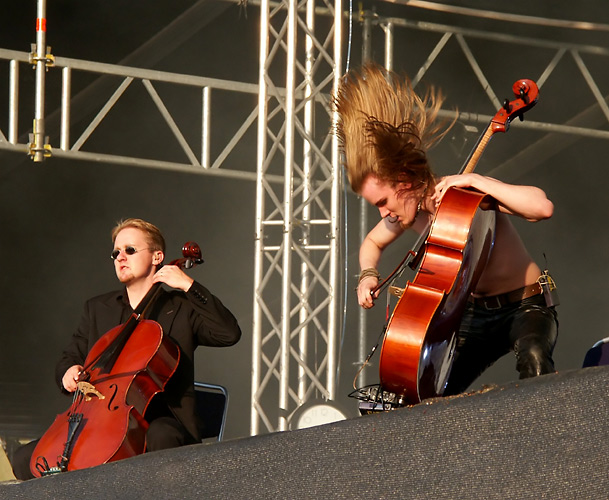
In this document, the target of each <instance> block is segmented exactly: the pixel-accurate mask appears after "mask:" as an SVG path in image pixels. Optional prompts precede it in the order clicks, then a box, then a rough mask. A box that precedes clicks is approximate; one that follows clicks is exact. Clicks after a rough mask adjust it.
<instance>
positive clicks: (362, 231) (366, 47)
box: [357, 12, 372, 387]
mask: <svg viewBox="0 0 609 500" xmlns="http://www.w3.org/2000/svg"><path fill="white" fill-rule="evenodd" d="M362 38H363V40H362V43H363V46H362V61H363V62H368V61H370V60H371V57H372V56H371V54H372V17H371V15H370V14H369V13H366V12H365V13H364V15H363V27H362ZM366 234H368V206H367V204H366V200H364V199H363V198H360V204H359V236H360V239H359V241H360V242H361V241H364V238H365V237H366ZM357 337H358V349H357V364H358V366H360V367H361V366H362V365H363V364H364V361H365V360H366V311H365V310H364V309H363V308H362V307H360V308H359V314H358V329H357ZM357 384H358V386H359V387H362V386H364V385H366V378H365V374H364V371H363V370H362V371H361V372H360V374H359V377H358V379H357Z"/></svg>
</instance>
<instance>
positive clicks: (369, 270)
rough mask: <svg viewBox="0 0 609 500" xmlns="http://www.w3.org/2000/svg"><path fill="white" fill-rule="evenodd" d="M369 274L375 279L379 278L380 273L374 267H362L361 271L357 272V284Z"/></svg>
mask: <svg viewBox="0 0 609 500" xmlns="http://www.w3.org/2000/svg"><path fill="white" fill-rule="evenodd" d="M370 276H374V277H375V278H376V279H377V280H378V279H380V278H381V274H380V273H379V272H378V271H377V270H376V269H375V268H374V267H368V268H366V269H362V272H361V273H359V280H358V281H357V284H358V285H359V284H360V283H361V282H362V280H364V279H366V278H369V277H370Z"/></svg>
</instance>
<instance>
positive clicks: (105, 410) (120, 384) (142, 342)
mask: <svg viewBox="0 0 609 500" xmlns="http://www.w3.org/2000/svg"><path fill="white" fill-rule="evenodd" d="M182 253H183V255H184V259H179V260H176V261H173V262H171V265H177V266H179V267H182V268H190V267H192V266H194V265H195V264H198V263H200V262H202V259H201V250H200V248H199V246H198V245H197V244H196V243H193V242H188V243H186V244H185V245H184V247H183V248H182ZM160 290H161V286H160V283H155V284H154V285H153V286H152V288H151V289H150V291H149V292H148V294H147V295H146V297H145V298H144V299H143V300H142V302H141V303H140V304H139V305H138V306H137V307H136V309H135V311H134V312H133V314H132V315H131V317H130V318H129V319H128V321H127V322H125V323H124V324H122V325H119V326H117V327H115V328H112V329H111V330H109V331H108V332H106V333H105V334H104V335H103V336H102V337H101V338H100V339H99V340H97V342H95V344H94V345H93V347H92V348H91V350H90V351H89V353H88V354H87V357H86V359H85V361H84V363H83V366H84V368H83V370H82V371H81V375H80V376H79V382H78V384H77V385H78V388H77V390H76V391H75V392H74V397H73V402H72V405H71V406H70V408H69V409H68V410H67V411H66V412H64V413H62V414H60V415H58V416H57V417H56V418H55V421H54V422H53V424H51V426H50V427H49V429H48V430H47V431H46V432H45V434H44V435H43V436H42V438H41V439H40V440H39V442H38V444H37V446H36V448H35V449H34V452H33V453H32V458H31V460H30V470H31V472H32V474H34V476H35V477H40V476H43V475H48V474H54V473H58V472H66V471H71V470H78V469H84V468H88V467H92V466H96V465H101V464H103V463H106V462H112V461H115V460H120V459H123V458H128V457H132V456H135V455H139V454H142V453H144V451H145V449H146V431H147V430H148V427H149V424H148V422H147V421H146V419H145V414H146V410H147V408H148V407H149V404H150V402H151V400H152V398H153V397H154V396H155V395H156V394H158V393H159V392H162V391H163V390H164V389H165V386H166V384H167V382H168V381H169V380H170V378H171V377H172V376H173V374H174V373H175V371H176V369H177V367H178V364H179V361H180V350H179V348H178V346H177V345H176V344H175V343H174V342H173V341H172V340H171V339H170V338H168V337H167V336H166V335H164V333H163V329H162V327H161V325H160V324H159V323H157V322H156V321H152V320H148V319H144V316H145V314H146V311H147V310H148V309H149V307H150V306H151V305H152V304H153V303H154V301H155V299H156V297H157V294H158V293H159V291H160Z"/></svg>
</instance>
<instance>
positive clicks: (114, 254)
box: [110, 246, 150, 260]
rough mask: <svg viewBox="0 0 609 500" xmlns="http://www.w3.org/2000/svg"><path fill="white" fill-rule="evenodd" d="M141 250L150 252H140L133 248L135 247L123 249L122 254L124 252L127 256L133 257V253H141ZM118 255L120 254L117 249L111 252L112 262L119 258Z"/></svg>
mask: <svg viewBox="0 0 609 500" xmlns="http://www.w3.org/2000/svg"><path fill="white" fill-rule="evenodd" d="M142 250H150V248H142V249H141V250H138V249H137V248H135V247H132V246H128V247H125V250H124V252H125V253H126V254H127V255H133V254H134V253H137V252H141V251H142ZM120 254H121V250H119V249H118V248H116V249H114V250H112V253H111V254H110V258H111V259H112V260H116V259H118V256H119V255H120Z"/></svg>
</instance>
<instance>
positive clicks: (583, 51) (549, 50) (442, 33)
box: [360, 11, 609, 139]
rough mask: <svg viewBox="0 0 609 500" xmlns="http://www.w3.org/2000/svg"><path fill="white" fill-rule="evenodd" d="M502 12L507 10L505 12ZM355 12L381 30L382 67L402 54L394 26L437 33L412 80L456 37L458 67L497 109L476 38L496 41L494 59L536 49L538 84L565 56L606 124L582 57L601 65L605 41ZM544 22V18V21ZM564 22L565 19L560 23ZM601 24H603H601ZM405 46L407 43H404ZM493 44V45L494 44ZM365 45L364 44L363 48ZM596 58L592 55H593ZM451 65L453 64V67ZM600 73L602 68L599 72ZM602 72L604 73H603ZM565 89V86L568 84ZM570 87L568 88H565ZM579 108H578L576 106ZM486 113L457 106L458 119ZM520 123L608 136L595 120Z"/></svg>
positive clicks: (602, 99)
mask: <svg viewBox="0 0 609 500" xmlns="http://www.w3.org/2000/svg"><path fill="white" fill-rule="evenodd" d="M506 17H507V16H506ZM523 17H525V16H520V17H518V18H517V19H514V21H517V20H520V21H521V20H522V18H523ZM360 18H361V19H362V26H363V29H364V30H368V31H370V30H371V29H372V27H376V28H380V29H381V30H382V37H383V39H384V65H385V67H387V68H390V69H392V68H393V66H394V60H395V58H396V55H397V56H402V57H405V56H406V54H401V53H400V52H399V49H400V47H398V46H397V45H396V41H395V38H396V32H397V31H398V30H403V31H414V32H427V33H432V34H436V35H437V37H436V38H435V39H434V41H433V42H432V43H431V45H430V46H429V49H428V50H429V52H428V55H427V57H426V58H425V60H424V62H423V63H422V64H421V65H420V67H419V68H418V69H417V71H416V72H414V73H413V75H412V82H413V85H415V86H416V85H417V84H418V83H419V82H420V81H421V80H422V79H423V78H424V77H425V76H426V74H427V72H428V70H429V69H430V68H431V67H432V65H433V64H434V63H435V64H436V65H437V64H438V62H437V61H438V60H439V59H440V57H441V55H442V53H443V52H444V51H446V48H447V47H448V46H449V44H450V43H451V41H452V43H453V44H454V43H456V44H457V45H458V47H459V49H460V51H461V54H462V55H463V57H464V58H465V60H466V61H467V65H468V66H469V68H466V67H459V72H467V71H468V70H469V71H471V72H472V73H473V75H475V78H476V79H477V80H478V82H479V84H480V90H481V92H484V93H486V95H487V97H488V100H489V102H490V103H491V106H492V108H493V109H498V108H500V107H501V105H502V100H501V99H499V98H498V97H497V94H496V93H495V91H494V89H493V86H492V85H491V83H490V81H489V78H488V76H489V75H488V71H489V70H488V69H485V67H484V65H483V64H482V63H480V61H479V55H480V52H479V53H478V54H476V52H475V51H474V50H473V49H472V44H474V43H477V42H483V43H484V46H485V48H488V47H489V44H495V47H496V48H497V47H502V53H498V54H497V56H496V59H497V60H502V58H503V59H504V60H508V61H509V57H510V55H511V54H521V53H523V52H524V51H525V50H526V53H527V54H528V55H529V56H531V57H533V56H534V55H540V54H541V58H545V60H546V61H547V64H546V65H545V67H543V69H542V70H541V71H540V72H539V77H538V78H536V80H535V81H536V83H537V85H538V86H539V88H542V87H543V85H545V84H546V83H547V82H548V80H549V79H550V78H552V76H553V74H555V70H556V68H557V67H558V66H559V65H561V64H566V63H567V62H566V60H567V59H571V60H572V61H573V62H574V63H575V67H576V68H577V70H578V73H579V76H580V77H581V84H582V85H583V84H584V82H585V84H586V85H587V87H588V91H589V92H590V93H591V94H592V96H593V97H594V100H595V106H596V107H597V108H598V109H599V110H600V111H601V113H602V115H603V116H604V120H603V123H602V124H600V125H603V126H605V128H606V125H607V124H609V106H608V105H607V96H608V95H609V90H607V89H606V90H605V92H604V93H603V92H602V91H601V89H600V87H599V85H598V84H597V78H598V77H600V76H601V74H599V73H597V74H596V75H595V74H594V73H593V71H591V70H590V69H589V67H588V64H587V63H586V59H587V58H588V59H589V60H595V59H596V60H598V58H600V59H601V60H602V61H603V62H602V64H600V65H599V64H596V66H597V67H600V68H604V67H606V64H607V57H609V49H607V48H605V47H598V46H589V45H577V44H571V43H565V42H558V41H550V40H543V39H534V38H529V37H522V36H517V35H512V34H509V33H496V32H484V31H479V30H473V29H465V28H458V27H454V26H447V25H441V24H434V23H428V22H417V21H412V20H406V19H400V18H395V17H382V16H377V15H375V14H374V13H372V12H370V11H366V12H362V13H361V16H360ZM535 20H536V22H543V21H542V20H540V19H537V18H535ZM547 22H548V23H550V20H548V21H547ZM564 24H565V25H567V23H566V22H565V23H564ZM574 24H575V23H574ZM602 27H603V28H604V29H605V30H606V29H608V28H609V27H607V26H605V25H603V26H602ZM371 39H372V36H369V37H366V41H367V42H368V43H370V40H371ZM406 50H408V47H406ZM417 50H418V51H420V50H425V49H423V48H422V47H417ZM498 50H499V49H498ZM365 51H366V47H364V52H365ZM447 62H448V63H453V64H454V61H446V60H445V61H443V63H442V64H446V63H447ZM595 62H596V61H595ZM446 69H447V71H446V72H445V75H446V77H447V78H451V76H450V75H451V73H452V72H451V69H452V68H450V67H447V68H446ZM453 71H454V69H453ZM602 73H603V74H604V71H603V72H602ZM571 76H572V81H570V82H569V84H570V85H578V83H577V75H571ZM603 76H604V75H603ZM434 83H435V84H436V85H438V86H440V87H443V82H437V81H434ZM444 87H445V88H450V80H447V82H446V85H444ZM570 90H571V89H570ZM571 92H574V91H573V90H571ZM580 111H582V110H580ZM443 115H444V116H446V117H452V116H454V113H450V112H447V111H444V112H443ZM491 117H492V116H491V115H485V114H479V113H475V112H472V111H469V110H468V111H463V112H461V113H460V114H459V118H460V119H462V120H464V121H472V122H480V123H484V124H487V123H488V122H489V120H490V119H491ZM522 126H524V127H527V128H531V129H537V130H543V131H544V132H559V133H563V134H573V135H577V136H587V137H593V138H598V139H609V131H608V130H599V129H598V127H599V124H596V123H595V124H587V123H585V122H581V121H576V123H573V124H571V123H550V122H540V121H527V122H525V123H523V124H522Z"/></svg>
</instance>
